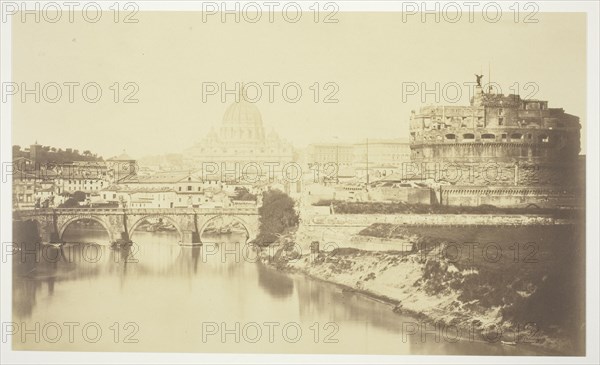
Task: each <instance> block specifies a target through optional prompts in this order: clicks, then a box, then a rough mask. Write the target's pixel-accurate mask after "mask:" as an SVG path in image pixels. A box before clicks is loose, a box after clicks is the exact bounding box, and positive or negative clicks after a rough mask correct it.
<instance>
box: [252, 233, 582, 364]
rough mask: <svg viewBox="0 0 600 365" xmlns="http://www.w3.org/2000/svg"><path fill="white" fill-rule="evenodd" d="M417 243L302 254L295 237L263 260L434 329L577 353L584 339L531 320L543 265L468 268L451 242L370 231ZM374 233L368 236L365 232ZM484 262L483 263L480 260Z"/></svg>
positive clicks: (473, 262) (472, 262)
mask: <svg viewBox="0 0 600 365" xmlns="http://www.w3.org/2000/svg"><path fill="white" fill-rule="evenodd" d="M389 229H393V230H394V236H395V237H402V239H404V240H407V241H410V242H412V243H413V247H414V248H413V250H412V251H411V252H400V251H364V250H359V249H355V248H336V249H333V250H331V251H328V252H323V251H321V252H319V253H312V254H311V253H306V252H304V253H303V254H302V253H299V252H298V251H297V250H295V249H294V243H293V242H294V236H293V235H290V236H287V237H283V238H282V239H281V241H282V242H280V244H281V248H280V249H279V250H278V251H277V252H276V253H275V255H273V256H272V257H267V256H263V262H265V263H267V264H269V265H271V266H274V267H276V268H277V269H279V270H282V271H288V272H295V273H303V274H305V275H308V276H310V277H313V278H316V279H319V280H325V281H328V282H331V283H335V284H338V285H343V286H344V287H346V288H347V289H348V290H356V291H358V292H362V293H364V294H367V295H371V296H374V297H378V298H380V299H384V300H386V301H387V302H389V303H392V304H393V305H394V311H395V312H398V313H403V314H407V315H411V316H415V317H417V318H420V319H425V320H429V321H431V322H434V323H436V324H440V325H446V326H456V327H458V328H461V329H466V330H469V331H473V332H476V333H478V335H479V336H481V338H482V339H483V340H489V341H493V342H497V341H505V342H510V343H512V342H516V343H517V344H528V345H536V346H542V347H543V348H544V349H546V350H549V351H552V352H555V351H556V352H558V353H562V354H576V353H579V349H578V348H577V346H576V345H575V344H576V343H578V342H579V339H578V338H576V337H574V336H572V335H571V332H569V330H565V329H564V327H561V326H558V325H556V323H553V321H552V320H548V321H544V319H543V318H542V319H540V318H535V320H534V321H528V320H527V318H526V317H523V316H522V315H521V314H522V313H529V312H528V311H534V310H535V309H533V308H532V301H533V302H535V301H536V297H539V295H540V292H542V293H543V292H544V290H546V289H544V283H543V281H545V280H547V276H546V275H545V274H544V270H543V269H541V267H539V266H538V267H534V268H533V269H531V268H528V269H527V270H528V271H527V272H520V271H519V269H517V268H516V266H515V265H514V262H507V263H504V264H502V263H500V264H498V263H497V262H496V263H495V264H494V265H489V262H478V260H477V259H476V258H475V259H474V260H470V261H469V262H468V264H467V263H466V262H464V260H457V259H456V256H455V255H453V253H452V252H454V251H453V250H454V247H453V245H454V243H452V242H449V241H448V240H444V239H442V238H439V237H433V236H427V235H423V234H415V233H414V232H411V231H410V230H407V229H403V228H401V229H396V228H393V227H376V228H375V227H371V229H370V231H371V234H372V233H373V231H377V232H381V233H384V232H385V234H386V235H387V232H388V230H389ZM366 232H369V231H366ZM479 261H485V260H479Z"/></svg>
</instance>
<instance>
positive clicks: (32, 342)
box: [13, 227, 542, 355]
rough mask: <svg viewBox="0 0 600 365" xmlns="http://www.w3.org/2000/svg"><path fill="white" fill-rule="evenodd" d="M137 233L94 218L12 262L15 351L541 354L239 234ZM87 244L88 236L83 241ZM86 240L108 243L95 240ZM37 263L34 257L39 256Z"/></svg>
mask: <svg viewBox="0 0 600 365" xmlns="http://www.w3.org/2000/svg"><path fill="white" fill-rule="evenodd" d="M177 238H178V237H177V236H176V235H175V234H173V233H170V232H154V233H150V232H136V234H135V237H134V240H135V242H136V244H135V245H134V246H133V249H132V250H129V251H127V250H123V249H116V250H115V249H111V248H110V247H108V246H106V245H105V244H104V243H105V242H106V241H107V236H106V234H105V233H103V232H102V231H101V230H97V229H90V228H89V227H77V228H69V230H68V231H67V233H65V239H66V240H67V241H69V242H79V243H78V244H66V245H65V246H63V248H62V250H61V249H59V248H55V247H52V246H47V248H45V249H44V250H42V251H41V253H40V254H38V256H37V260H35V255H32V254H29V255H25V256H24V255H23V252H21V254H20V255H15V256H14V260H13V265H14V266H13V272H14V278H13V286H14V288H13V320H14V322H16V325H17V326H18V329H19V331H18V332H16V334H15V335H14V337H13V348H14V349H15V350H61V351H73V350H77V351H151V352H163V351H173V352H238V353H332V354H405V355H417V354H427V355H478V354H481V355H539V354H542V353H541V352H540V350H539V349H537V348H531V347H528V346H521V345H518V346H507V345H502V344H499V343H488V342H485V341H481V339H480V337H479V336H478V335H475V336H472V335H471V334H469V333H468V331H466V332H465V331H463V332H461V333H460V337H457V334H456V332H455V331H454V330H453V329H451V328H435V327H433V326H432V325H430V324H426V323H425V322H422V321H419V320H417V319H414V318H410V317H406V316H402V315H397V314H395V313H393V312H392V310H391V306H390V305H388V304H385V303H382V302H380V301H377V300H375V299H372V298H368V297H366V296H363V295H361V294H357V293H351V292H345V291H343V290H342V289H341V288H340V287H338V286H335V285H332V284H328V283H324V282H320V281H315V280H312V279H308V278H306V277H304V276H300V275H289V274H283V273H281V272H278V271H276V270H274V269H271V268H268V267H265V266H264V265H261V264H260V263H257V262H255V261H256V260H255V255H254V254H253V253H252V252H251V251H250V250H247V249H245V247H244V246H243V245H235V243H243V237H240V236H236V235H235V234H233V235H231V234H230V235H227V236H217V237H204V238H203V240H204V241H205V242H208V243H207V244H205V245H204V246H202V247H193V248H192V247H180V246H179V245H178V244H177ZM84 242H88V243H84ZM89 242H97V243H102V244H99V245H96V244H90V243H89ZM36 261H37V262H36Z"/></svg>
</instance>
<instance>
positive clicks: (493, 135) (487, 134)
mask: <svg viewBox="0 0 600 365" xmlns="http://www.w3.org/2000/svg"><path fill="white" fill-rule="evenodd" d="M481 139H492V140H493V139H496V135H495V134H492V133H484V134H482V135H481Z"/></svg>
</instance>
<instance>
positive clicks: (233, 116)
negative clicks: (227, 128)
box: [223, 98, 262, 128]
mask: <svg viewBox="0 0 600 365" xmlns="http://www.w3.org/2000/svg"><path fill="white" fill-rule="evenodd" d="M223 124H226V125H239V126H241V127H261V128H262V116H261V114H260V111H259V110H258V108H257V107H256V105H254V103H250V102H248V101H246V100H244V99H243V98H242V100H240V101H239V102H235V103H233V104H231V105H230V106H229V107H228V108H227V110H225V114H224V115H223Z"/></svg>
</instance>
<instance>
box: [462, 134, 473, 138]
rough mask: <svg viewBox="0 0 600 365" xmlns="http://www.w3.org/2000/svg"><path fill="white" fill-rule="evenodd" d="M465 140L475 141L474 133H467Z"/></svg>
mask: <svg viewBox="0 0 600 365" xmlns="http://www.w3.org/2000/svg"><path fill="white" fill-rule="evenodd" d="M463 139H475V135H474V134H473V133H465V134H463Z"/></svg>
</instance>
